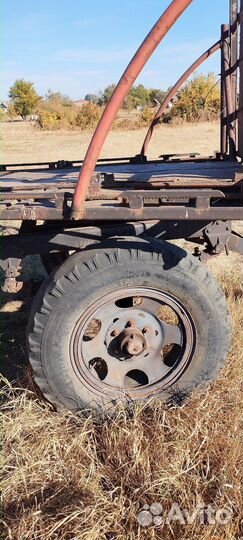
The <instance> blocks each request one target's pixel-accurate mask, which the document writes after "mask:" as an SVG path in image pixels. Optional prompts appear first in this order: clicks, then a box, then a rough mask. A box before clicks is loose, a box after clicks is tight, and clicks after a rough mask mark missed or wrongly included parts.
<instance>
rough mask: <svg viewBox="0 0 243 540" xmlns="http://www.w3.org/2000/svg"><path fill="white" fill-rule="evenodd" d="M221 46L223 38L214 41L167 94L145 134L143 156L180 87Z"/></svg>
mask: <svg viewBox="0 0 243 540" xmlns="http://www.w3.org/2000/svg"><path fill="white" fill-rule="evenodd" d="M220 47H221V40H219V41H217V42H216V43H214V45H212V47H210V48H209V49H207V50H206V51H205V52H204V53H203V54H201V56H199V58H197V60H195V62H193V64H192V65H191V66H190V67H189V68H188V69H187V70H186V71H185V73H183V75H182V76H181V77H180V79H178V81H177V82H176V84H175V85H174V86H173V87H172V88H171V90H170V91H169V92H168V94H167V96H166V97H165V99H164V101H163V103H161V105H160V107H159V109H158V110H157V112H156V114H155V116H154V118H153V120H152V122H151V124H150V126H149V129H148V131H147V134H146V136H145V139H144V142H143V145H142V148H141V155H142V156H145V155H146V154H147V151H148V146H149V143H150V140H151V138H152V135H153V131H154V128H155V126H156V125H157V124H158V123H159V122H160V120H161V118H162V116H163V114H164V112H165V110H166V108H167V107H168V105H169V103H170V101H171V100H172V99H173V98H174V97H175V95H176V94H177V92H178V90H180V88H181V87H182V85H183V84H184V82H185V81H186V80H187V79H188V78H189V77H190V75H192V73H194V71H195V70H196V69H197V68H198V67H199V66H200V65H201V64H202V63H203V62H205V60H207V59H208V58H210V56H212V55H213V54H214V53H215V52H216V51H218V50H219V49H220Z"/></svg>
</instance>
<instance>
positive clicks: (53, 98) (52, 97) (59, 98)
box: [45, 89, 72, 106]
mask: <svg viewBox="0 0 243 540" xmlns="http://www.w3.org/2000/svg"><path fill="white" fill-rule="evenodd" d="M45 98H46V101H48V102H49V103H54V102H55V103H60V104H62V105H68V106H69V105H72V100H71V98H70V97H69V96H66V94H62V93H61V92H52V90H50V89H49V90H48V92H47V94H46V96H45Z"/></svg>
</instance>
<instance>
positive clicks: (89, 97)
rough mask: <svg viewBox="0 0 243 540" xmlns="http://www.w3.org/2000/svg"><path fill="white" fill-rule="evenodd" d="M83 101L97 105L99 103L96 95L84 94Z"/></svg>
mask: <svg viewBox="0 0 243 540" xmlns="http://www.w3.org/2000/svg"><path fill="white" fill-rule="evenodd" d="M84 99H85V101H91V103H98V102H99V96H97V94H86V96H85V98H84Z"/></svg>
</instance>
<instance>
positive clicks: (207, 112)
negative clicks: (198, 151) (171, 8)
mask: <svg viewBox="0 0 243 540" xmlns="http://www.w3.org/2000/svg"><path fill="white" fill-rule="evenodd" d="M217 82H218V79H217V77H216V75H214V73H209V74H208V75H197V76H195V77H194V78H193V79H192V80H191V81H189V82H188V83H187V84H186V86H185V87H184V88H182V89H181V90H180V91H179V92H178V94H177V97H176V99H175V101H174V104H173V107H172V108H171V110H170V112H169V113H168V114H167V115H166V117H165V118H164V119H163V121H165V120H166V121H167V122H168V121H169V120H171V121H173V120H184V121H187V122H195V121H198V120H213V119H215V118H217V117H218V115H219V111H220V89H219V85H218V84H217Z"/></svg>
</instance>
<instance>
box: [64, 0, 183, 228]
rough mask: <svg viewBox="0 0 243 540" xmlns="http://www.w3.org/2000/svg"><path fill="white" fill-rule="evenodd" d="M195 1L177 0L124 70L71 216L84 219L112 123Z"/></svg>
mask: <svg viewBox="0 0 243 540" xmlns="http://www.w3.org/2000/svg"><path fill="white" fill-rule="evenodd" d="M191 2H192V0H173V1H172V2H171V4H170V5H169V6H168V8H167V9H166V11H165V12H164V13H163V15H161V17H160V18H159V20H158V21H157V23H156V24H155V25H154V27H153V28H152V30H151V31H150V32H149V34H148V35H147V37H146V38H145V40H144V41H143V43H142V44H141V46H140V47H139V49H138V50H137V52H136V54H135V56H134V57H133V58H132V60H131V62H130V63H129V65H128V67H127V68H126V70H125V71H124V73H123V75H122V77H121V79H120V81H119V83H118V85H117V86H116V88H115V90H114V92H113V95H112V97H111V99H110V101H109V103H108V105H107V107H106V109H105V111H104V113H103V115H102V117H101V119H100V121H99V124H98V126H97V128H96V131H95V133H94V135H93V138H92V140H91V143H90V145H89V148H88V150H87V153H86V156H85V159H84V163H83V166H82V169H81V171H80V174H79V178H78V183H77V186H76V190H75V193H74V198H73V206H72V213H71V217H72V218H73V219H78V218H80V217H82V213H83V210H84V201H85V198H86V195H87V192H88V189H89V184H90V180H91V177H92V173H93V171H94V169H95V165H96V161H97V159H98V157H99V154H100V151H101V149H102V146H103V144H104V142H105V139H106V137H107V134H108V132H109V130H110V127H111V125H112V122H113V120H114V118H115V117H116V114H117V112H118V111H119V109H120V107H121V105H122V103H123V101H124V100H125V98H126V96H127V95H128V93H129V90H130V88H131V87H132V85H133V83H134V81H135V80H136V78H137V77H138V75H139V73H140V72H141V70H142V69H143V67H144V65H145V64H146V62H147V61H148V59H149V58H150V56H151V55H152V53H153V52H154V50H155V49H156V47H157V46H158V45H159V43H160V42H161V41H162V39H163V37H164V36H165V35H166V34H167V32H168V31H169V30H170V28H171V27H172V26H173V24H174V23H175V22H176V21H177V19H178V18H179V17H180V15H181V14H182V13H183V12H184V11H185V9H186V8H187V7H188V6H189V5H190V4H191Z"/></svg>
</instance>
